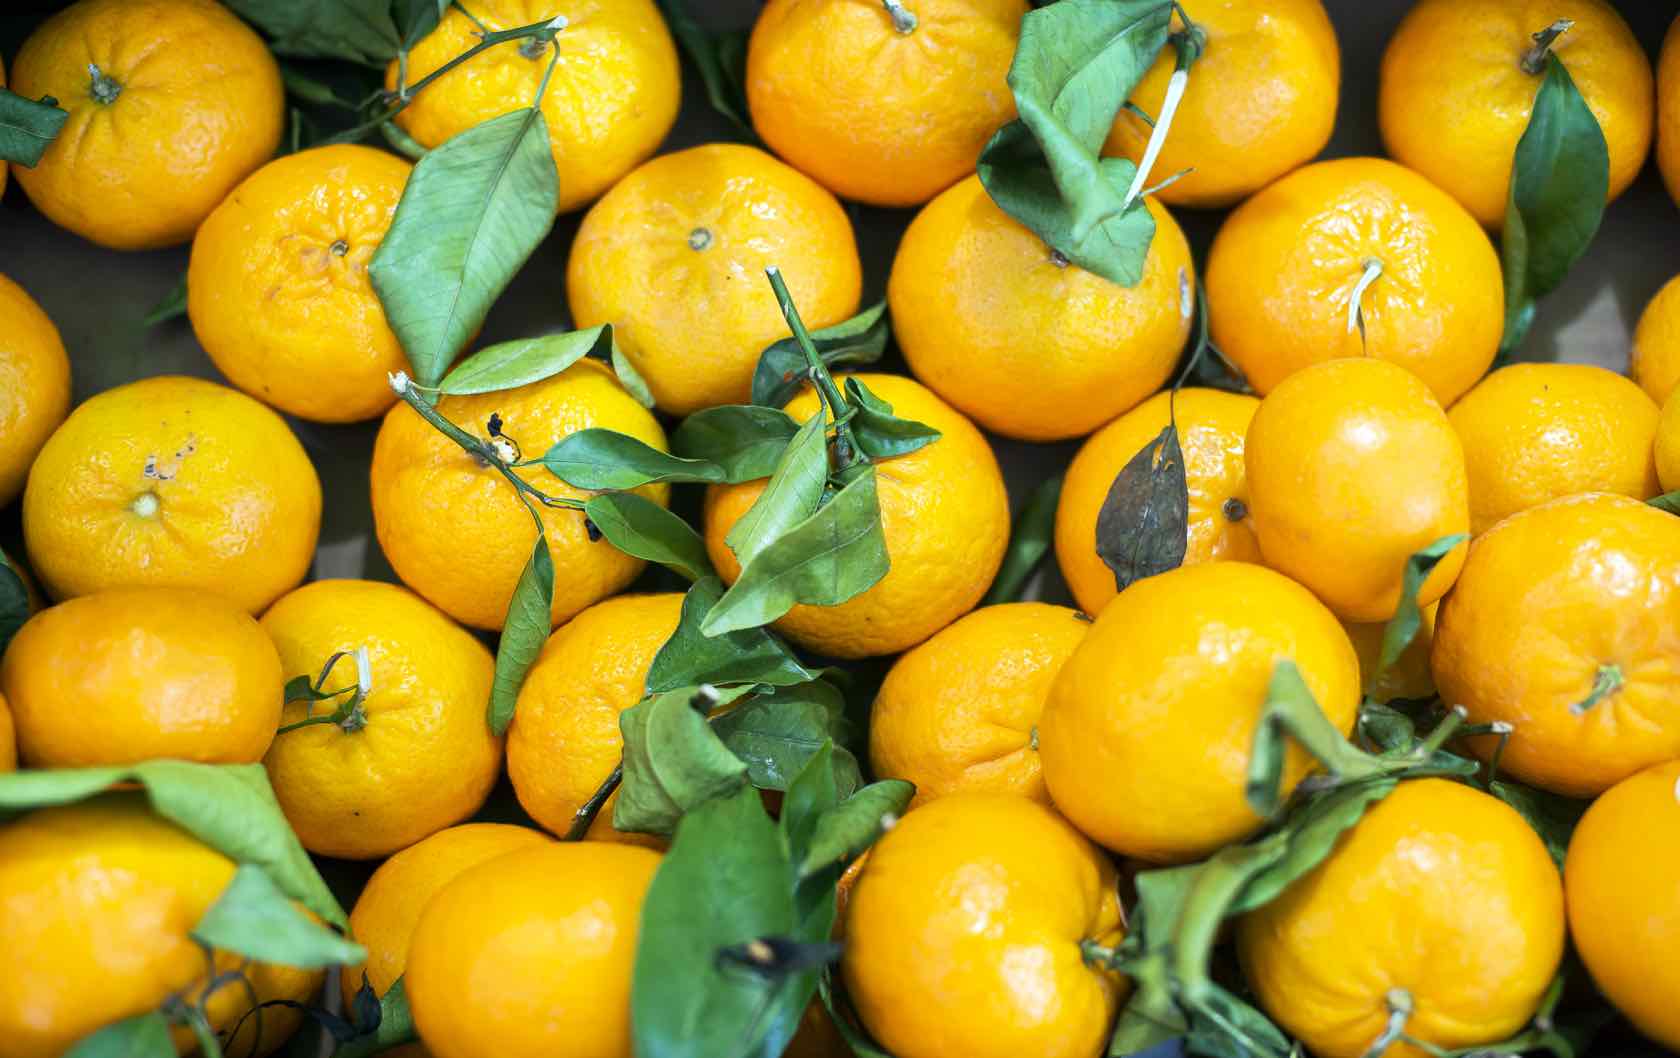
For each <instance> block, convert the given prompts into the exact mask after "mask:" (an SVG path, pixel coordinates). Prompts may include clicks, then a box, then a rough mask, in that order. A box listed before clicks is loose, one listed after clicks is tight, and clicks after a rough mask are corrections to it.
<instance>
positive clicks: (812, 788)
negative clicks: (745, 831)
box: [776, 738, 845, 875]
mask: <svg viewBox="0 0 1680 1058" xmlns="http://www.w3.org/2000/svg"><path fill="white" fill-rule="evenodd" d="M785 789H786V790H787V794H786V796H784V797H783V798H782V811H781V817H780V818H779V819H777V821H776V823H777V825H778V826H780V827H781V829H782V841H783V843H784V844H785V845H786V847H787V850H788V857H789V862H790V863H793V864H802V863H804V862H805V859H806V856H807V854H808V853H809V852H810V849H811V842H812V840H813V839H814V838H815V837H816V836H817V824H818V823H820V822H821V821H822V818H823V816H824V815H826V814H828V813H829V812H831V811H833V810H834V809H835V808H837V807H839V805H840V801H841V798H842V797H844V796H845V795H844V794H842V793H841V792H840V785H839V783H838V782H837V781H836V779H835V775H834V742H833V740H832V739H828V738H824V739H820V740H819V741H818V743H817V746H816V749H815V752H813V753H811V754H810V755H809V756H808V757H807V759H806V761H805V764H804V765H803V766H802V767H800V768H799V770H798V773H797V774H795V775H794V776H793V777H792V780H791V781H790V782H788V783H787V784H786V787H785ZM824 866H826V864H825V865H824ZM803 874H804V872H801V875H803Z"/></svg>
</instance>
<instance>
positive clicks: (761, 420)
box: [671, 404, 799, 484]
mask: <svg viewBox="0 0 1680 1058" xmlns="http://www.w3.org/2000/svg"><path fill="white" fill-rule="evenodd" d="M798 433H799V424H798V423H796V422H794V421H793V419H791V418H789V416H788V414H787V413H786V412H784V411H781V410H779V409H776V408H761V407H759V406H757V405H755V404H725V405H723V406H721V407H717V408H706V409H704V410H703V411H697V412H695V413H694V414H693V415H690V416H689V417H688V418H686V419H684V420H683V421H682V423H681V424H680V425H679V426H678V427H677V429H676V431H675V432H674V433H672V434H671V451H673V452H675V453H676V454H677V455H680V456H683V457H685V458H687V459H704V460H707V461H709V462H712V463H716V464H717V465H718V466H720V467H722V468H723V473H724V480H725V481H728V482H730V483H731V484H736V483H739V482H742V481H756V480H757V479H759V478H767V477H769V476H770V475H771V474H774V473H775V472H776V463H777V461H778V460H780V459H781V457H782V452H783V450H784V449H786V448H787V446H788V442H789V441H792V440H793V439H794V437H795V436H796V435H797V434H798Z"/></svg>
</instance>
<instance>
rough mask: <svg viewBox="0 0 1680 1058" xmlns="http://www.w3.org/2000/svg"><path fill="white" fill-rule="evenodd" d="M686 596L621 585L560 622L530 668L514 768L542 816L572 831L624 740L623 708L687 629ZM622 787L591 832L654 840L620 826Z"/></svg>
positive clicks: (518, 709)
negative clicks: (626, 590) (681, 627)
mask: <svg viewBox="0 0 1680 1058" xmlns="http://www.w3.org/2000/svg"><path fill="white" fill-rule="evenodd" d="M682 601H683V597H682V595H680V594H677V593H675V592H670V593H664V594H659V595H620V596H618V597H616V598H612V599H607V600H606V601H604V602H599V603H596V604H595V605H594V606H591V607H590V608H589V609H587V610H585V611H583V612H582V613H580V614H578V615H577V616H576V617H574V618H572V619H571V620H570V621H567V622H566V623H565V624H563V625H561V626H560V627H559V628H557V629H555V630H554V634H553V635H551V636H549V637H548V642H546V643H544V644H543V649H542V653H541V654H539V655H538V656H537V660H536V663H535V664H533V665H532V666H531V670H530V672H528V673H527V674H526V676H525V683H524V685H523V686H521V687H520V689H519V699H518V702H517V704H516V705H515V707H514V712H513V725H512V726H511V727H509V728H508V744H507V765H508V778H510V779H511V780H512V781H513V792H514V793H515V794H516V795H518V797H519V803H520V804H521V805H522V806H523V807H524V809H525V811H527V812H529V813H530V814H531V818H532V819H535V820H536V821H537V822H538V823H539V824H541V825H542V826H543V827H545V828H547V829H548V830H550V831H552V832H554V833H555V834H560V835H564V834H565V833H566V832H567V831H568V830H569V829H571V826H572V817H573V816H574V815H575V814H576V813H577V810H578V809H580V808H582V807H583V805H584V802H586V801H588V800H589V798H590V796H591V795H592V794H594V793H595V791H596V790H597V789H598V788H599V787H600V785H601V784H602V783H603V782H605V781H606V779H607V776H609V775H611V774H612V770H613V768H614V767H616V766H617V765H618V762H619V757H620V754H621V752H622V750H623V748H624V736H623V735H622V734H621V733H620V731H619V726H618V717H619V714H620V713H622V712H624V710H626V709H628V708H630V707H631V706H633V705H635V704H636V703H637V702H639V701H641V700H642V697H643V693H644V689H645V685H646V684H647V674H648V667H649V666H651V665H652V664H653V659H654V656H655V655H656V654H658V653H659V649H660V648H661V647H663V646H664V645H665V641H666V640H667V639H670V638H671V633H672V632H675V631H676V630H677V619H678V617H679V616H680V615H681V613H682ZM617 803H618V793H617V792H616V791H615V792H614V793H613V795H612V796H611V797H610V798H608V800H607V802H606V803H605V804H604V805H602V806H601V810H600V812H599V813H597V815H596V816H595V820H594V822H593V824H591V826H590V828H589V836H590V837H592V838H597V839H602V840H608V841H612V840H630V841H635V842H637V843H646V841H645V840H644V839H643V836H641V835H632V834H627V833H620V832H619V831H617V830H614V829H613V825H612V817H613V808H614V806H615V805H616V804H617Z"/></svg>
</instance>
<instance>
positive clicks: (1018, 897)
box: [840, 793, 1126, 1058]
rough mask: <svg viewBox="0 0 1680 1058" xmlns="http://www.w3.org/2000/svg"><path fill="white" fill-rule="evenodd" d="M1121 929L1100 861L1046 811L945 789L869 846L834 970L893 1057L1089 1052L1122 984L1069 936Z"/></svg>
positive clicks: (1110, 874)
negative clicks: (1090, 960) (1090, 962)
mask: <svg viewBox="0 0 1680 1058" xmlns="http://www.w3.org/2000/svg"><path fill="white" fill-rule="evenodd" d="M1121 934H1122V920H1121V911H1120V900H1119V893H1118V882H1117V879H1116V877H1115V873H1114V868H1113V866H1111V865H1110V864H1109V862H1108V860H1107V859H1106V858H1105V857H1104V856H1103V855H1102V853H1101V852H1099V851H1098V850H1097V849H1096V848H1095V847H1094V846H1093V845H1092V844H1091V843H1090V842H1089V841H1087V840H1085V838H1084V837H1082V836H1081V835H1080V834H1079V832H1078V831H1076V830H1074V829H1073V828H1072V827H1071V826H1069V825H1068V824H1067V822H1066V821H1065V820H1063V819H1062V818H1061V817H1060V816H1058V815H1057V814H1056V813H1055V811H1054V810H1052V809H1050V808H1048V807H1046V806H1045V805H1042V804H1039V803H1038V802H1036V801H1031V800H1028V799H1027V798H1024V797H1015V796H1011V795H1009V794H996V793H964V794H953V795H952V796H950V797H942V798H940V799H938V800H936V801H933V802H931V803H929V804H927V805H925V806H923V807H921V808H918V809H916V810H914V811H912V812H910V813H909V814H908V815H906V816H905V817H904V818H903V819H902V820H900V821H899V823H898V824H897V825H896V826H895V827H893V829H892V830H890V831H888V832H887V833H886V835H884V836H883V837H882V838H881V839H880V840H879V841H877V842H876V843H875V845H874V846H873V847H872V848H871V849H870V853H869V862H868V863H867V864H866V865H865V867H864V870H863V873H862V874H861V875H860V876H859V877H858V880H857V884H856V885H855V886H853V888H852V893H851V898H850V899H849V900H848V901H847V904H846V912H845V936H846V950H845V954H844V955H843V956H842V957H841V962H840V971H841V973H843V974H844V975H845V981H846V989H847V992H848V993H849V994H850V996H851V999H852V1002H853V1003H854V1004H855V1005H856V1007H857V1011H858V1014H859V1016H860V1017H861V1018H862V1019H863V1022H864V1025H865V1026H866V1027H867V1028H868V1029H869V1031H870V1032H871V1033H872V1034H873V1035H874V1036H875V1038H876V1039H877V1040H879V1041H880V1042H881V1043H882V1044H883V1045H884V1046H885V1048H886V1049H887V1050H888V1051H889V1052H890V1053H892V1054H894V1055H897V1056H898V1058H945V1056H948V1055H953V1054H961V1055H965V1056H968V1058H1019V1056H1021V1055H1027V1054H1031V1055H1039V1056H1043V1058H1096V1056H1097V1055H1099V1054H1101V1053H1102V1047H1103V1044H1104V1043H1105V1042H1106V1040H1107V1036H1108V1029H1109V1023H1110V1021H1111V1020H1112V1018H1113V1016H1114V1011H1115V1008H1116V1006H1117V1005H1118V1003H1119V1001H1120V999H1121V998H1123V995H1124V992H1125V989H1126V985H1125V982H1124V981H1123V979H1121V978H1120V977H1119V976H1118V975H1115V974H1113V973H1109V972H1106V971H1103V970H1098V969H1094V968H1092V967H1090V966H1088V965H1086V964H1085V962H1084V960H1083V959H1082V957H1081V955H1080V951H1079V943H1080V942H1081V941H1083V940H1092V941H1095V942H1096V943H1098V944H1102V945H1112V944H1116V943H1118V942H1119V941H1120V939H1121Z"/></svg>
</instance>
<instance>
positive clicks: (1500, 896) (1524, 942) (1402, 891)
mask: <svg viewBox="0 0 1680 1058" xmlns="http://www.w3.org/2000/svg"><path fill="white" fill-rule="evenodd" d="M1236 936H1237V952H1238V955H1239V956H1240V957H1241V960H1242V965H1243V969H1244V973H1245V976H1246V977H1247V978H1248V982H1249V984H1250V985H1251V986H1253V988H1254V990H1255V992H1256V993H1257V995H1258V996H1259V999H1260V1005H1261V1006H1262V1007H1263V1008H1265V1010H1266V1011H1267V1012H1268V1013H1269V1014H1271V1015H1272V1017H1273V1018H1275V1019H1276V1020H1277V1022H1278V1023H1279V1025H1281V1026H1282V1027H1283V1029H1284V1031H1286V1032H1288V1033H1289V1034H1290V1035H1292V1036H1294V1037H1295V1038H1296V1039H1298V1040H1300V1041H1301V1042H1302V1043H1303V1044H1305V1045H1306V1047H1307V1049H1308V1050H1309V1051H1311V1052H1312V1053H1313V1054H1315V1055H1319V1056H1321V1058H1358V1056H1359V1055H1362V1054H1364V1053H1366V1050H1367V1048H1369V1047H1370V1046H1371V1044H1372V1043H1373V1042H1374V1041H1375V1040H1376V1039H1377V1037H1378V1036H1379V1035H1380V1034H1381V1033H1382V1031H1383V1029H1384V1027H1385V1023H1386V1022H1387V1020H1388V1016H1389V1011H1388V1006H1387V1003H1386V997H1387V994H1388V991H1389V989H1393V988H1399V989H1405V990H1406V991H1407V992H1408V993H1410V995H1411V997H1412V1000H1413V1002H1414V1004H1415V1010H1414V1012H1413V1013H1412V1016H1411V1017H1410V1018H1409V1019H1408V1020H1407V1022H1406V1029H1405V1031H1406V1033H1407V1035H1409V1036H1412V1037H1415V1038H1417V1039H1420V1040H1423V1041H1424V1042H1426V1043H1430V1044H1434V1045H1435V1046H1437V1047H1442V1048H1449V1049H1451V1048H1457V1047H1470V1046H1474V1045H1478V1044H1486V1043H1492V1042H1494V1041H1496V1040H1503V1039H1505V1038H1507V1037H1509V1036H1510V1035H1512V1034H1513V1033H1514V1032H1516V1031H1517V1030H1519V1029H1520V1028H1522V1027H1523V1026H1524V1025H1525V1024H1527V1022H1528V1021H1529V1019H1530V1018H1531V1017H1533V1015H1534V1011H1535V1008H1536V1007H1537V1006H1538V1005H1539V1003H1540V997H1541V995H1542V994H1543V993H1544V992H1545V990H1546V988H1547V986H1548V985H1550V984H1551V982H1552V977H1553V975H1554V974H1555V973H1556V971H1557V968H1558V963H1559V962H1560V961H1561V959H1562V956H1563V943H1564V908H1563V884H1562V880H1561V879H1560V878H1559V877H1558V871H1557V867H1556V865H1555V864H1554V863H1553V862H1552V858H1551V856H1550V855H1548V854H1547V852H1546V847H1545V845H1544V844H1542V843H1541V841H1540V838H1539V837H1538V836H1537V835H1536V834H1535V833H1534V831H1533V830H1532V829H1531V828H1530V827H1529V825H1528V823H1527V822H1526V821H1524V819H1523V817H1522V816H1520V815H1518V814H1517V812H1516V810H1515V809H1513V808H1511V807H1510V806H1508V805H1506V804H1505V803H1504V802H1503V801H1500V800H1498V799H1497V798H1494V797H1491V796H1489V795H1488V794H1485V793H1482V792H1481V791H1480V790H1475V789H1472V788H1470V787H1468V786H1463V785H1460V784H1458V783H1455V782H1450V781H1448V780H1445V779H1419V780H1415V781H1412V782H1406V783H1402V784H1401V785H1400V786H1399V787H1398V788H1397V789H1395V791H1394V792H1393V793H1391V794H1389V795H1388V797H1386V798H1384V799H1383V800H1382V801H1380V802H1378V803H1377V805H1375V806H1374V807H1373V808H1371V809H1370V810H1369V811H1368V812H1367V813H1366V814H1365V817H1364V818H1363V819H1361V820H1360V821H1359V822H1358V823H1356V824H1355V825H1354V827H1353V829H1352V830H1350V831H1348V832H1346V833H1344V834H1343V835H1342V836H1341V838H1340V840H1338V841H1337V842H1336V845H1335V848H1334V849H1333V850H1332V851H1331V853H1330V856H1329V858H1328V859H1326V860H1325V861H1324V862H1323V863H1322V864H1320V865H1319V866H1318V867H1317V868H1316V869H1315V870H1313V871H1312V872H1311V873H1310V874H1307V875H1306V876H1305V877H1303V878H1301V879H1300V880H1298V881H1296V882H1294V883H1293V884H1292V885H1290V887H1289V888H1287V889H1285V890H1284V891H1283V893H1282V894H1281V895H1280V896H1278V897H1277V899H1275V900H1273V901H1272V902H1271V903H1269V904H1266V905H1264V906H1262V907H1260V908H1259V909H1257V910H1255V911H1253V912H1250V913H1249V914H1247V915H1244V916H1243V917H1242V918H1241V919H1239V920H1238V922H1237V929H1236ZM1383 1054H1384V1055H1385V1056H1386V1058H1423V1055H1424V1052H1423V1051H1422V1050H1421V1049H1419V1048H1417V1047H1413V1046H1411V1045H1409V1044H1405V1043H1396V1044H1393V1045H1391V1046H1389V1047H1388V1048H1387V1049H1386V1050H1384V1052H1383Z"/></svg>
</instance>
